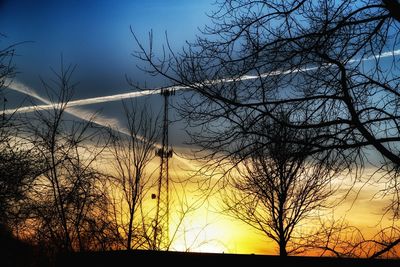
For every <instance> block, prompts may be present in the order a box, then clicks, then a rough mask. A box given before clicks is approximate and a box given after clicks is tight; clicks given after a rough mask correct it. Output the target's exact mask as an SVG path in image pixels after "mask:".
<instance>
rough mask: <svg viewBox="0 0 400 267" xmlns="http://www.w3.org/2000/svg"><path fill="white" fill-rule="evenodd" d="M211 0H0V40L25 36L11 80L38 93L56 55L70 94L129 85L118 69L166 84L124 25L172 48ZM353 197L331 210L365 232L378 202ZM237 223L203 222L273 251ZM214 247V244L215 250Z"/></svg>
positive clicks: (194, 29) (237, 243)
mask: <svg viewBox="0 0 400 267" xmlns="http://www.w3.org/2000/svg"><path fill="white" fill-rule="evenodd" d="M213 3H214V0H143V1H138V0H123V1H101V0H97V1H84V0H70V1H50V0H49V1H45V0H36V1H34V0H31V1H28V0H5V1H2V0H0V32H1V33H2V34H5V35H6V36H7V38H6V40H4V39H1V40H0V42H1V43H0V46H1V47H4V44H5V43H6V44H13V43H17V42H25V43H22V44H20V45H18V46H17V54H18V56H17V57H16V58H15V59H14V63H15V65H16V67H17V70H18V72H19V73H18V75H17V76H16V78H15V80H16V81H18V82H20V83H22V84H24V85H26V86H28V87H30V88H32V89H33V90H35V91H37V92H38V93H39V95H42V96H43V91H42V87H41V84H40V79H39V76H41V77H43V78H44V79H49V78H53V76H51V71H50V67H53V68H54V69H56V70H58V69H59V65H60V55H61V54H63V57H64V61H65V62H66V63H71V64H77V69H76V73H75V76H74V77H75V79H74V80H76V81H79V82H80V84H79V86H78V88H77V91H76V92H75V96H74V99H83V98H90V97H97V96H106V95H114V94H119V93H126V92H129V91H131V90H132V88H130V87H129V85H128V84H127V82H126V80H125V75H128V76H129V77H131V78H132V79H133V80H134V81H137V82H140V83H144V82H146V83H147V84H148V86H149V87H157V86H166V85H170V84H168V83H167V82H166V81H160V80H157V79H152V78H151V77H149V76H146V75H144V73H143V72H141V71H140V70H138V69H137V68H136V65H137V64H140V62H138V61H137V60H136V59H135V58H134V57H132V56H131V53H132V52H133V51H135V50H136V49H137V47H136V45H135V43H134V40H133V37H132V35H131V33H130V26H131V27H132V28H133V30H134V32H135V33H136V34H137V36H138V37H139V38H140V39H141V40H143V42H144V43H147V41H148V39H147V34H148V32H149V31H150V30H153V33H154V38H155V39H154V42H155V46H156V53H157V49H159V48H160V46H161V45H162V44H163V43H165V39H164V38H165V36H164V33H165V31H168V36H169V39H170V43H171V44H172V46H173V48H174V49H176V50H177V51H178V50H179V48H180V47H182V46H183V45H184V43H185V40H188V41H191V40H193V39H194V38H195V36H196V34H199V31H198V28H202V27H203V26H204V25H205V24H207V23H209V18H208V17H207V16H206V13H207V12H210V11H212V10H213V9H214V7H213ZM158 51H159V50H158ZM159 98H160V97H159ZM159 100H160V99H159ZM151 101H153V102H154V100H151ZM118 107H119V109H118ZM85 108H86V107H84V109H85ZM96 108H99V106H96ZM100 108H103V113H102V115H104V114H106V115H104V116H108V117H109V118H115V117H118V112H121V104H120V103H119V102H111V103H107V104H103V106H100ZM121 114H122V113H120V115H121ZM176 128H177V129H175V128H174V129H173V130H172V133H174V131H177V132H178V131H180V130H179V127H176ZM177 136H178V137H177ZM172 139H179V141H182V140H181V138H180V137H179V133H178V134H175V135H174V134H172ZM172 141H174V140H172ZM365 191H367V190H365ZM371 191H372V189H371ZM357 201H358V202H357V203H356V204H354V203H353V202H352V198H351V197H350V200H349V201H348V203H347V202H346V203H344V205H343V206H342V207H341V211H340V212H338V213H340V215H343V214H347V213H349V212H350V213H349V214H351V215H348V216H347V217H348V218H351V222H352V223H354V224H356V225H357V224H358V225H362V223H364V224H366V225H365V227H366V228H368V229H369V230H370V231H373V230H374V229H375V228H376V224H375V223H374V221H375V222H376V221H379V218H376V220H371V217H368V218H364V217H362V216H366V215H365V214H370V213H368V212H366V210H367V211H369V212H372V213H373V214H379V212H380V211H381V208H382V206H383V205H377V204H376V203H375V202H374V203H375V204H376V205H373V204H372V202H371V198H370V197H368V196H366V197H365V198H361V199H359V200H357ZM363 201H364V202H363ZM353 205H358V206H357V207H358V208H357V209H356V210H355V209H354V208H353V209H352V208H351V207H353ZM371 207H373V209H372V208H371ZM350 210H351V211H350ZM203 211H204V210H201V211H199V214H200V215H198V216H199V218H202V219H204V217H205V216H204V214H202V212H203ZM210 216H211V215H210ZM368 216H370V215H368ZM374 216H375V215H374ZM375 217H378V215H376V216H375ZM198 221H200V222H201V223H202V222H203V221H202V220H200V219H199V220H198ZM215 221H217V220H216V219H215ZM367 222H368V223H367ZM228 224H229V226H228ZM237 224H238V222H235V223H233V224H232V221H231V220H228V219H225V220H220V218H218V222H217V224H213V225H211V226H210V228H211V230H210V231H209V233H210V234H212V235H213V237H215V238H217V239H223V240H222V241H223V242H227V243H229V244H231V245H232V247H228V252H241V253H254V252H255V253H273V252H271V250H270V249H271V247H269V248H268V249H269V250H268V249H267V250H266V249H265V248H266V247H268V245H266V244H267V243H268V242H269V241H268V240H266V239H265V238H264V237H263V236H261V235H257V234H255V232H254V231H252V230H250V229H248V228H245V227H244V226H243V225H237ZM198 227H202V225H198ZM368 229H367V230H368ZM371 229H372V230H371ZM232 233H235V235H232ZM209 236H210V235H208V237H209ZM221 250H223V249H221V247H217V248H216V249H215V252H221Z"/></svg>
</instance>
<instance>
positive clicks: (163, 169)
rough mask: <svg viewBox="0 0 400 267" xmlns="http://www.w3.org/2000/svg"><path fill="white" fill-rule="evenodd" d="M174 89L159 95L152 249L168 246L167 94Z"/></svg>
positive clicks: (169, 152)
mask: <svg viewBox="0 0 400 267" xmlns="http://www.w3.org/2000/svg"><path fill="white" fill-rule="evenodd" d="M174 94H175V91H174V90H170V89H164V90H162V91H161V95H162V96H163V97H164V116H163V129H162V137H161V138H162V139H161V148H159V149H157V150H156V155H157V156H159V157H160V176H159V180H158V187H157V196H156V197H157V207H156V217H155V220H154V236H153V245H154V249H168V247H169V242H170V240H169V205H170V198H169V193H170V192H169V191H170V190H169V170H168V168H169V158H171V157H172V154H173V150H172V148H171V147H170V146H169V143H168V124H169V120H168V108H169V107H168V106H169V96H171V95H174Z"/></svg>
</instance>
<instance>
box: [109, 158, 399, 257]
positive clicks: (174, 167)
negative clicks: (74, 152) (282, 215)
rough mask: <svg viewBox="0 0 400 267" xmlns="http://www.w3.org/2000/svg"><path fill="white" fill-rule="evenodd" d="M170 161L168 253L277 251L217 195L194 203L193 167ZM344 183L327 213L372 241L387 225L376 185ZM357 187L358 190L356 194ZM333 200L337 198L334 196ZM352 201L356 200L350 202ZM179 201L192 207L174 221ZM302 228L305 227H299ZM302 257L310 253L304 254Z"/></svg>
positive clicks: (197, 195) (196, 165)
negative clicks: (228, 212) (231, 214)
mask: <svg viewBox="0 0 400 267" xmlns="http://www.w3.org/2000/svg"><path fill="white" fill-rule="evenodd" d="M158 160H159V159H158V158H156V159H154V160H153V161H152V162H151V163H150V164H149V168H148V169H147V173H148V174H153V178H152V179H157V178H158V171H157V167H158V164H159V162H158ZM170 163H171V165H170V169H171V172H170V174H171V179H172V180H174V181H175V183H176V184H175V186H174V189H173V193H172V197H171V201H172V204H171V207H170V212H171V213H170V236H171V237H174V239H173V241H172V244H171V250H177V251H192V252H213V253H243V254H253V253H254V254H270V255H271V254H275V255H276V254H277V253H278V249H277V245H276V244H275V243H274V242H273V241H271V240H270V239H268V238H267V237H266V236H265V234H263V233H260V232H257V231H256V230H254V229H253V228H251V227H250V226H248V225H246V224H244V223H243V222H240V221H239V220H238V219H234V218H231V217H227V216H226V215H223V214H222V213H221V206H220V205H219V203H221V199H220V198H219V196H218V194H212V195H211V196H210V197H209V198H208V199H207V200H206V201H204V203H202V202H200V200H202V197H204V195H201V194H200V193H199V191H196V190H195V189H196V186H197V184H196V181H197V180H196V178H193V177H192V179H191V180H190V179H188V178H189V176H190V175H191V174H192V173H191V171H193V170H196V169H198V168H199V166H200V165H199V163H194V162H192V161H189V160H186V159H183V158H179V157H173V159H172V160H171V162H170ZM104 166H105V165H103V168H104ZM373 171H374V170H372V169H371V170H367V171H366V172H365V173H364V175H365V177H368V175H370V173H372V172H373ZM189 180H190V181H189ZM350 180H351V178H350V177H344V179H343V180H342V181H339V182H338V183H340V184H341V186H342V190H341V191H339V193H341V194H345V193H348V190H349V187H350V186H352V187H353V188H352V191H351V193H350V194H349V195H348V197H347V198H346V199H345V200H344V201H342V202H341V203H340V205H338V206H337V207H335V208H334V210H333V211H332V212H333V215H334V218H335V219H336V220H338V219H340V218H345V220H346V221H347V222H348V223H349V225H352V226H356V227H358V228H359V229H360V230H361V231H362V233H363V234H364V236H365V237H366V238H369V237H372V236H373V235H374V234H376V233H377V232H378V231H379V230H381V228H383V227H384V226H387V225H390V223H391V221H390V220H389V218H388V216H385V217H382V213H383V209H384V207H386V205H387V203H388V200H387V199H374V198H373V196H374V195H375V194H376V193H377V192H379V190H381V189H382V188H383V187H382V185H378V184H376V183H371V184H369V185H365V184H364V183H363V182H360V183H355V184H353V183H352V182H351V181H350ZM179 181H180V182H182V183H181V184H180V183H179ZM183 181H186V182H185V183H184V182H183ZM345 184H347V185H345ZM361 188H362V190H361V191H359V190H360V189H361ZM153 191H154V189H151V190H150V191H149V192H148V193H149V194H151V193H152V192H153ZM335 197H340V196H337V195H336V196H335ZM356 197H357V199H356V200H354V199H355V198H356ZM203 200H204V199H203ZM182 201H184V204H185V205H188V206H190V205H191V204H193V203H197V204H196V205H195V208H193V210H191V211H190V212H188V213H187V215H186V216H185V217H184V218H183V220H182V221H180V220H181V217H180V211H181V209H182V206H181V205H182ZM145 202H146V203H145V205H146V206H147V208H148V209H151V208H154V204H155V202H154V200H151V198H150V197H149V196H148V199H146V201H145ZM198 203H202V205H200V204H198ZM331 215H332V214H331ZM178 225H179V227H178ZM302 227H304V229H305V228H307V227H308V226H307V225H302ZM310 227H311V228H312V227H314V225H310ZM175 231H176V233H175ZM307 254H313V253H312V252H308V253H307Z"/></svg>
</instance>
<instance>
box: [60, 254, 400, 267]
mask: <svg viewBox="0 0 400 267" xmlns="http://www.w3.org/2000/svg"><path fill="white" fill-rule="evenodd" d="M56 266H60V267H77V266H96V267H100V266H107V267H108V266H111V267H120V266H172V267H175V266H205V267H208V266H266V267H268V266H279V267H286V266H296V267H302V266H304V267H306V266H307V267H314V266H315V267H317V266H318V267H336V266H337V267H346V266H354V267H356V266H357V267H365V266H385V267H386V266H397V267H400V260H383V259H375V260H370V259H340V258H327V257H323V258H320V257H287V258H286V259H282V258H280V257H278V256H265V255H241V254H214V253H185V252H161V251H141V250H134V251H112V252H95V253H72V254H64V255H60V256H59V257H58V259H57V261H56Z"/></svg>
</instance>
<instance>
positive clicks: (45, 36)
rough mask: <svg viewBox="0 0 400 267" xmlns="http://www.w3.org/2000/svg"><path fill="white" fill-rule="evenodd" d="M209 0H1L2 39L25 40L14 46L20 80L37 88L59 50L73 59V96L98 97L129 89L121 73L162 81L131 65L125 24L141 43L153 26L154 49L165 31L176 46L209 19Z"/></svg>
mask: <svg viewBox="0 0 400 267" xmlns="http://www.w3.org/2000/svg"><path fill="white" fill-rule="evenodd" d="M213 2H214V1H213V0H201V1H187V0H168V1H164V0H146V1H137V0H131V1H129V0H124V1H105V0H100V1H79V0H72V1H45V0H37V1H29V0H5V1H0V25H1V26H0V32H1V33H3V34H5V35H7V39H6V40H5V41H4V40H3V41H2V42H7V43H15V42H23V41H29V42H27V43H24V44H21V45H19V46H18V48H17V53H18V57H16V58H15V60H14V62H15V64H16V66H17V68H18V71H19V72H20V73H19V75H18V76H17V79H18V80H19V81H21V82H24V83H25V84H28V85H29V86H32V87H33V88H34V89H35V90H40V89H39V88H37V87H40V83H39V79H38V76H39V75H40V76H42V77H44V78H46V77H47V76H49V75H50V70H49V67H53V68H55V69H57V68H58V67H59V65H60V55H61V54H63V57H64V61H65V62H66V63H71V64H77V71H76V74H75V77H76V80H79V82H80V86H79V90H78V91H77V92H76V95H75V98H83V97H93V96H101V95H107V94H114V93H121V92H126V91H128V90H130V88H129V86H128V85H127V82H126V80H125V75H126V74H127V75H128V76H129V77H131V78H132V79H134V80H135V81H138V82H144V81H146V82H147V84H149V85H154V86H159V85H165V84H163V83H162V82H161V83H160V82H155V80H154V79H149V77H144V74H143V73H142V72H140V71H139V70H138V69H137V68H136V65H137V64H138V62H137V60H136V59H135V58H134V57H132V56H131V53H132V52H133V51H135V49H136V48H137V47H136V46H135V43H134V40H133V37H132V35H131V33H130V29H129V27H130V26H132V28H133V29H134V32H135V33H136V34H137V36H138V37H139V38H140V39H141V40H143V41H144V42H147V40H148V37H147V36H148V32H149V31H150V30H153V33H154V42H155V46H156V48H160V46H161V44H162V43H163V42H164V36H165V35H164V33H165V31H167V32H168V36H169V39H170V41H171V43H172V45H173V46H174V47H175V48H176V49H179V48H180V47H182V46H183V45H184V42H185V40H189V41H190V40H193V39H194V37H195V35H196V34H197V33H198V28H199V27H200V28H201V27H203V26H204V25H205V24H206V23H207V22H208V17H207V15H206V13H207V12H209V11H210V10H212V8H213V5H212V3H213Z"/></svg>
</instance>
